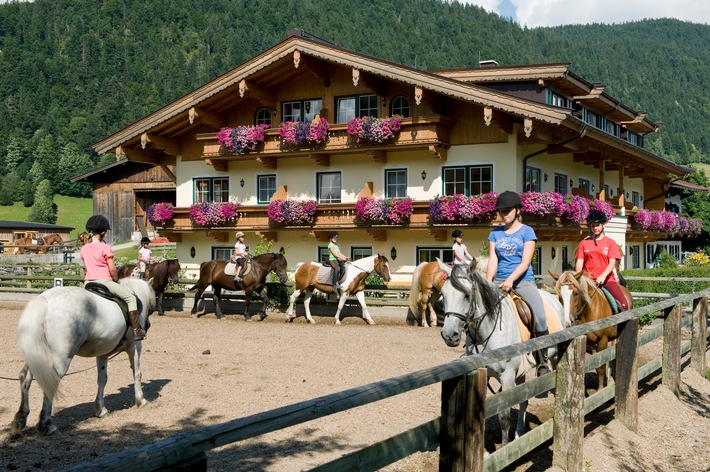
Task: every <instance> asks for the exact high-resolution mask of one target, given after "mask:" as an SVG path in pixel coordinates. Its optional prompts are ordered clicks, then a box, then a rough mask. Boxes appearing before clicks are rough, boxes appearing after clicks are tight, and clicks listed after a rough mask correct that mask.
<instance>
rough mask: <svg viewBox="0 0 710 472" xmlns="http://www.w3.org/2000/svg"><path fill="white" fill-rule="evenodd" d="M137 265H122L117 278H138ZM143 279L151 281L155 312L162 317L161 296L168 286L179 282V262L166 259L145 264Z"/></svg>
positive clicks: (163, 313)
mask: <svg viewBox="0 0 710 472" xmlns="http://www.w3.org/2000/svg"><path fill="white" fill-rule="evenodd" d="M137 268H138V265H137V264H124V265H122V266H121V267H119V268H118V271H117V272H118V278H119V279H123V278H125V277H139V276H140V272H138V270H136V269H137ZM145 278H146V280H151V281H152V282H151V285H152V287H153V290H155V296H156V299H157V303H156V310H157V311H158V315H159V316H164V315H165V312H164V311H163V295H165V289H166V288H167V287H168V285H169V284H176V283H178V282H179V281H180V261H179V260H177V259H166V260H164V261H162V262H157V263H154V264H147V265H146V267H145Z"/></svg>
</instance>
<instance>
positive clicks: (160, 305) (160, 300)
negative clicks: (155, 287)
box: [149, 290, 165, 316]
mask: <svg viewBox="0 0 710 472" xmlns="http://www.w3.org/2000/svg"><path fill="white" fill-rule="evenodd" d="M164 294H165V290H161V291H160V292H158V293H157V294H156V297H155V298H156V299H157V301H158V306H157V307H156V308H157V310H158V316H165V312H164V311H163V295H164ZM149 315H150V313H149Z"/></svg>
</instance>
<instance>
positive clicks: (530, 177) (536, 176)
mask: <svg viewBox="0 0 710 472" xmlns="http://www.w3.org/2000/svg"><path fill="white" fill-rule="evenodd" d="M541 185H542V183H541V181H540V169H536V168H534V167H528V168H527V169H525V190H526V191H527V192H539V191H540V187H541Z"/></svg>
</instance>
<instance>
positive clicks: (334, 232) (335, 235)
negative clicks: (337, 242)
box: [328, 231, 340, 239]
mask: <svg viewBox="0 0 710 472" xmlns="http://www.w3.org/2000/svg"><path fill="white" fill-rule="evenodd" d="M338 236H340V234H338V232H337V231H331V232H330V233H328V239H333V238H337V237H338Z"/></svg>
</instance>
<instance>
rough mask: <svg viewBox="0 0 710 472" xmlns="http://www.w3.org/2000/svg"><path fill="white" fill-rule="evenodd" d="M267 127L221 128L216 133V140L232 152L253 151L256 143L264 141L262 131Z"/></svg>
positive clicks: (267, 126) (267, 127)
mask: <svg viewBox="0 0 710 472" xmlns="http://www.w3.org/2000/svg"><path fill="white" fill-rule="evenodd" d="M267 129H269V125H254V126H237V127H235V128H222V129H221V130H219V132H218V133H217V141H219V144H221V145H222V146H224V147H225V148H227V149H229V152H231V153H232V154H244V153H247V152H254V151H255V150H256V146H257V144H259V143H262V142H264V133H265V132H266V130H267Z"/></svg>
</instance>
